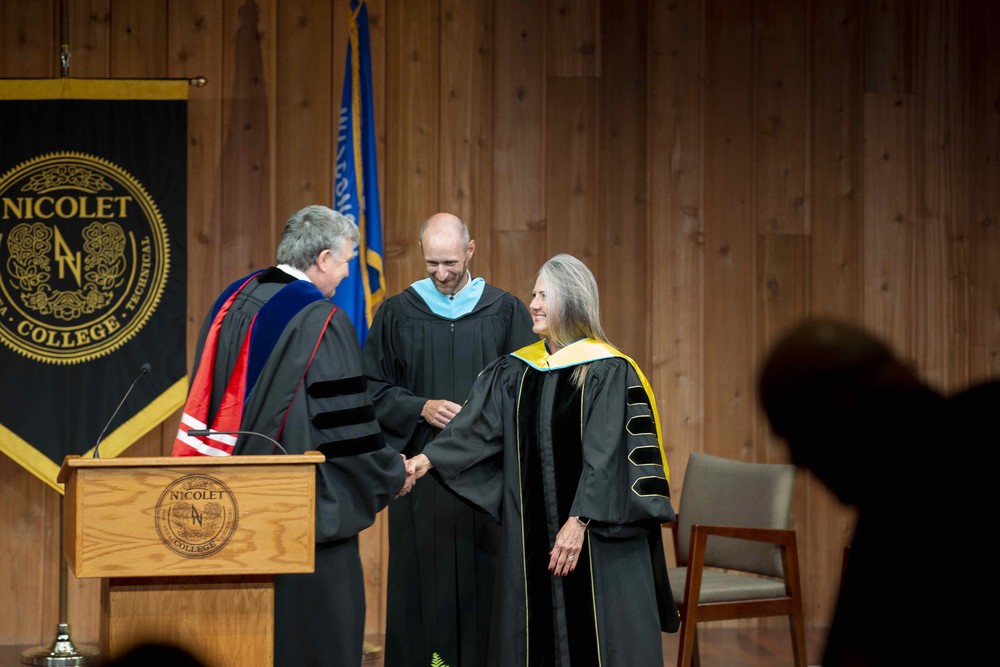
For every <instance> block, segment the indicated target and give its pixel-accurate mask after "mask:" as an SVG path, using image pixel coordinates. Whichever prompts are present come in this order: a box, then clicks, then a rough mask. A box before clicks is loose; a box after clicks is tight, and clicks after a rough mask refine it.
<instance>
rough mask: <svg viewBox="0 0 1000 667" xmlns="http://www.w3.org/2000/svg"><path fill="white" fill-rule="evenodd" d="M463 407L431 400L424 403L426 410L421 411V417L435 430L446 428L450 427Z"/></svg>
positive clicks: (442, 400) (448, 402)
mask: <svg viewBox="0 0 1000 667" xmlns="http://www.w3.org/2000/svg"><path fill="white" fill-rule="evenodd" d="M461 409H462V406H461V405H459V404H458V403H452V402H451V401H447V400H445V399H443V398H442V399H430V400H428V401H427V402H426V403H424V408H423V409H422V410H421V411H420V416H421V417H423V418H424V421H425V422H427V423H428V424H430V425H431V426H433V427H434V428H444V427H445V426H447V425H448V422H450V421H451V420H452V419H454V417H455V415H457V414H458V411H459V410H461Z"/></svg>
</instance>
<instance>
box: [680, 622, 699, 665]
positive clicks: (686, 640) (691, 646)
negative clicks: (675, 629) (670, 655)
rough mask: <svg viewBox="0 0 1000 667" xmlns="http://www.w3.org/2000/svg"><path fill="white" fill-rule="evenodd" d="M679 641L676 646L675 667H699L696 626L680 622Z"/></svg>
mask: <svg viewBox="0 0 1000 667" xmlns="http://www.w3.org/2000/svg"><path fill="white" fill-rule="evenodd" d="M679 639H680V641H679V644H678V646H677V667H700V665H701V657H700V656H699V655H698V624H697V623H693V622H690V623H685V622H683V621H682V622H681V629H680V638H679Z"/></svg>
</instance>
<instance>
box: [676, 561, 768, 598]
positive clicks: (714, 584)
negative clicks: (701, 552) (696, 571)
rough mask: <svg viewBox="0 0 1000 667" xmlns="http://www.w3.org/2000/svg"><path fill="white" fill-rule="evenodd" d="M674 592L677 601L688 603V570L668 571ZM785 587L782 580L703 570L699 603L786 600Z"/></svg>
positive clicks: (681, 568) (683, 568) (684, 568)
mask: <svg viewBox="0 0 1000 667" xmlns="http://www.w3.org/2000/svg"><path fill="white" fill-rule="evenodd" d="M668 573H669V576H670V590H671V591H672V592H673V594H674V600H675V601H676V602H678V603H682V602H684V582H685V581H686V580H687V568H686V567H672V568H669V569H668ZM785 595H786V592H785V584H784V583H783V582H782V581H780V580H778V579H768V578H765V577H757V576H753V575H749V574H737V573H732V572H721V571H719V570H709V569H707V568H706V569H704V570H702V577H701V595H700V596H699V601H700V602H702V603H704V602H732V601H734V600H751V599H758V598H780V597H785Z"/></svg>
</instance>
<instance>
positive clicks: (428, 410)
mask: <svg viewBox="0 0 1000 667" xmlns="http://www.w3.org/2000/svg"><path fill="white" fill-rule="evenodd" d="M461 409H462V406H461V405H459V404H458V403H455V402H453V401H449V400H446V399H443V398H442V399H429V400H427V401H426V402H425V403H424V407H423V408H422V409H421V410H420V418H421V419H422V420H423V421H424V423H426V424H428V425H430V426H433V427H434V428H436V429H442V428H444V427H445V426H447V425H448V424H449V423H451V420H452V419H453V418H454V417H455V415H457V414H458V413H459V411H460V410H461ZM400 456H403V455H402V454H400ZM403 463H405V464H406V483H404V484H403V488H402V489H400V491H399V493H397V494H396V497H397V498H401V497H402V496H405V495H406V494H407V493H409V492H410V489H412V488H413V485H414V484H416V483H417V480H418V479H420V478H421V477H423V476H424V475H426V474H427V471H428V470H430V469H431V468H433V467H434V466H433V465H431V462H430V461H429V460H428V458H427V457H426V456H424V455H423V454H417V455H416V456H414V457H413V458H409V459H408V458H406V457H405V456H403Z"/></svg>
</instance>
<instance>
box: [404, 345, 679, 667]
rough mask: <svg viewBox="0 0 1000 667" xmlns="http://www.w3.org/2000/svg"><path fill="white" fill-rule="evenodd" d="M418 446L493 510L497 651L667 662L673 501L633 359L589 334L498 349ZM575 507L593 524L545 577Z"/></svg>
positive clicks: (651, 408) (650, 404) (519, 661)
mask: <svg viewBox="0 0 1000 667" xmlns="http://www.w3.org/2000/svg"><path fill="white" fill-rule="evenodd" d="M581 363H588V364H589V368H588V369H587V372H586V381H585V384H584V387H583V388H582V389H581V388H580V387H578V386H577V384H576V383H575V382H574V380H573V377H572V376H573V372H574V369H575V368H576V367H577V366H578V365H579V364H581ZM424 453H425V454H426V455H427V457H428V458H429V459H430V460H431V462H432V463H433V464H434V469H433V471H432V472H433V474H434V475H435V476H438V477H439V478H440V479H441V480H442V481H444V483H446V484H447V485H448V486H449V487H450V488H451V489H452V490H453V491H455V492H456V493H458V494H460V495H461V496H463V497H464V498H466V499H468V500H469V501H471V502H473V503H475V504H476V505H477V506H479V507H481V508H483V509H484V510H486V511H488V512H490V513H491V514H492V515H494V516H495V517H497V519H498V520H499V521H500V522H501V524H502V528H503V534H502V539H501V546H500V551H499V560H498V573H497V579H498V581H499V582H500V585H499V586H498V588H497V595H498V599H497V601H496V602H497V616H496V618H497V619H498V620H499V627H498V631H499V632H500V636H501V637H502V641H500V642H498V643H497V644H496V646H495V648H496V651H495V654H494V655H493V656H491V657H492V659H493V661H494V662H495V664H498V665H501V666H504V667H507V666H510V667H513V666H515V665H517V666H522V665H563V666H564V667H568V666H572V667H582V666H589V665H662V664H663V657H662V645H661V637H660V632H661V630H667V631H675V630H676V629H677V627H678V617H677V610H676V607H675V606H674V602H673V598H672V596H671V594H670V586H669V583H668V581H667V572H666V563H665V560H664V557H663V547H662V542H661V539H660V523H661V522H663V521H669V520H672V519H673V518H674V511H673V508H672V507H671V504H670V498H669V483H668V476H667V468H666V461H665V457H664V455H663V449H662V446H661V441H660V437H659V427H658V425H657V421H656V411H655V402H654V399H653V394H652V391H651V390H650V388H649V386H648V384H647V383H646V381H645V378H643V377H642V375H641V372H640V371H639V369H638V367H636V366H635V365H634V363H633V362H631V360H629V359H628V358H627V357H624V356H623V355H621V354H620V353H618V352H617V351H616V350H614V349H613V348H611V347H610V346H606V345H604V344H603V343H599V342H597V341H593V340H584V341H579V342H577V343H574V344H572V345H569V346H567V347H566V348H564V349H562V350H560V351H559V352H557V353H556V354H554V355H549V354H547V352H546V351H545V348H544V343H543V342H539V343H538V344H536V345H533V346H530V347H528V348H525V349H522V350H518V351H517V352H515V353H514V354H513V355H509V356H505V357H501V358H500V359H498V360H497V361H496V362H494V363H492V364H491V365H489V366H488V367H487V368H486V369H485V370H484V371H483V373H482V374H481V375H480V377H479V379H478V380H477V381H476V383H475V386H474V387H473V389H472V392H471V394H470V396H469V399H468V401H467V402H466V404H465V407H464V408H463V409H462V411H461V412H460V413H459V414H458V416H456V418H455V419H454V420H452V422H451V424H449V426H448V427H447V428H445V429H444V431H442V433H441V435H440V436H438V438H436V439H435V440H434V441H433V442H431V443H430V444H428V445H427V447H426V448H425V449H424ZM421 483H422V481H421V482H418V483H417V485H418V486H419V485H420V484H421ZM571 516H579V517H582V518H583V520H589V521H590V524H589V527H588V528H587V532H586V536H585V538H584V543H583V548H582V551H581V554H580V557H579V561H578V565H577V567H576V570H575V571H574V572H572V573H571V574H569V575H568V576H565V577H555V576H553V575H552V574H551V573H550V572H549V571H548V563H549V550H550V549H551V548H552V546H553V544H554V542H555V538H556V534H557V533H558V532H559V529H560V528H561V527H562V525H563V524H564V523H565V522H566V521H567V520H568V518H569V517H571Z"/></svg>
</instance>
